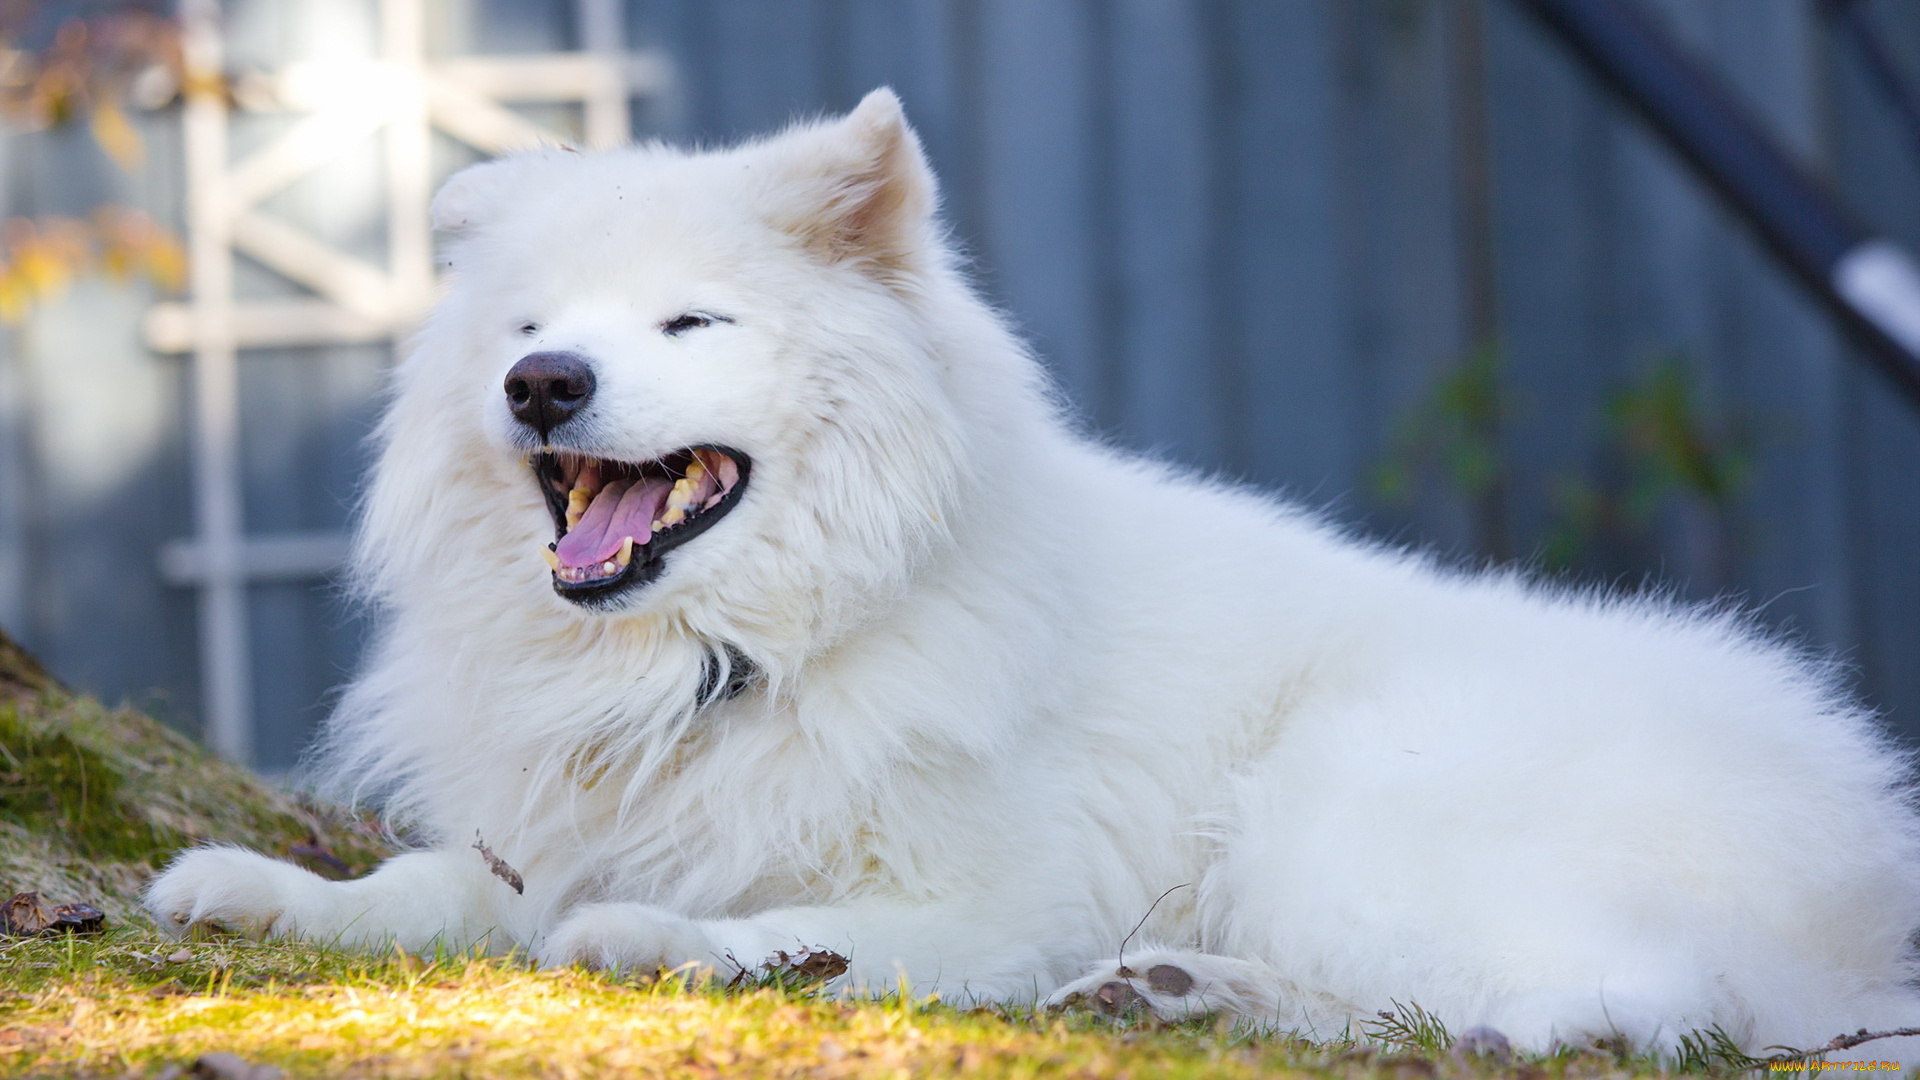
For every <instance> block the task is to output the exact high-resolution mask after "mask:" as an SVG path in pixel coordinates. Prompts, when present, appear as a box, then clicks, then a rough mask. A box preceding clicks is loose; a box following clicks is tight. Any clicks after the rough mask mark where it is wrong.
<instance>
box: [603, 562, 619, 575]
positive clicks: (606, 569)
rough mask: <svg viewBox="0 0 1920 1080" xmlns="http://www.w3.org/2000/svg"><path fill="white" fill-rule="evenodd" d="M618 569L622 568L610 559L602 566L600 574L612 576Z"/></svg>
mask: <svg viewBox="0 0 1920 1080" xmlns="http://www.w3.org/2000/svg"><path fill="white" fill-rule="evenodd" d="M618 569H620V568H619V567H618V566H615V565H614V563H613V560H612V559H608V560H607V561H606V562H603V563H601V564H600V572H601V573H603V574H611V573H613V572H614V571H615V570H618Z"/></svg>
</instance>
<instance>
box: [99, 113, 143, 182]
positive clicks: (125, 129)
mask: <svg viewBox="0 0 1920 1080" xmlns="http://www.w3.org/2000/svg"><path fill="white" fill-rule="evenodd" d="M93 141H95V142H97V143H99V144H100V149H102V150H105V151H106V152H107V156H108V157H110V158H112V159H113V161H114V164H116V165H118V166H120V167H121V168H123V169H125V170H127V171H128V172H132V171H133V170H135V169H138V168H139V167H140V166H141V164H142V163H144V162H145V161H146V160H147V144H146V143H145V142H143V141H141V138H140V133H139V132H138V131H135V130H134V127H133V124H132V123H131V122H130V121H129V120H128V119H127V114H126V113H124V112H121V111H120V107H119V106H117V105H114V104H112V103H110V102H102V103H101V104H99V105H96V106H94V109H93Z"/></svg>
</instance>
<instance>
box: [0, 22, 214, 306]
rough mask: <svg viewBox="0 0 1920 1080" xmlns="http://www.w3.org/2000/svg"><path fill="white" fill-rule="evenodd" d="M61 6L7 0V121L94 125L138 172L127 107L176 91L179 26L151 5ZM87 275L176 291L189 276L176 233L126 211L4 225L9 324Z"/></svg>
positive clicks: (44, 126)
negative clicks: (77, 12)
mask: <svg viewBox="0 0 1920 1080" xmlns="http://www.w3.org/2000/svg"><path fill="white" fill-rule="evenodd" d="M61 6H62V5H59V4H46V3H44V2H36V0H0V118H4V119H5V121H6V123H7V126H8V127H9V128H10V129H11V131H13V132H15V133H27V132H34V131H46V130H52V129H57V128H62V127H68V126H71V125H75V124H85V125H86V126H87V129H88V131H89V132H90V133H91V134H92V136H93V139H94V141H95V142H96V143H97V144H99V146H100V148H101V150H102V151H104V152H105V153H106V155H107V156H108V157H109V158H111V159H112V160H113V161H114V163H115V164H117V165H119V166H120V167H121V168H122V169H126V170H129V171H132V170H135V169H138V168H140V167H141V166H142V165H143V164H144V163H145V160H146V144H145V142H144V141H143V140H142V139H141V138H140V133H139V131H138V129H137V128H135V126H134V124H133V122H132V121H131V120H130V119H128V116H127V110H128V109H129V108H134V109H143V110H153V109H159V108H163V107H165V106H167V105H168V104H170V103H172V102H173V101H175V100H177V99H178V98H179V96H180V88H181V83H182V78H183V71H184V68H183V62H182V59H181V52H180V28H179V26H178V24H177V23H175V22H174V21H173V20H172V19H169V18H166V17H164V16H162V15H161V14H159V13H158V12H156V11H153V10H149V9H148V8H147V7H146V6H145V5H139V4H131V3H130V4H127V5H124V6H122V7H120V8H118V9H111V8H110V9H109V10H106V11H104V12H100V13H98V14H94V15H92V16H90V17H86V18H82V17H79V16H73V17H67V18H60V17H59V10H60V8H61ZM94 7H95V9H96V10H97V8H98V5H95V6H94ZM90 273H105V274H107V275H108V276H109V277H112V278H114V279H116V280H130V279H135V278H138V279H143V280H146V281H149V282H151V283H153V284H154V285H156V286H158V287H160V288H161V289H164V290H167V291H169V292H174V291H178V290H179V289H180V288H181V286H182V285H183V284H184V283H185V280H186V254H185V251H184V249H183V248H182V247H181V244H180V241H179V239H178V238H177V237H175V236H174V235H173V233H171V232H170V231H168V230H167V229H165V228H162V227H161V226H160V225H158V224H156V223H155V222H154V221H153V220H152V219H151V218H149V217H147V216H146V215H145V214H141V213H139V212H137V211H133V210H127V209H122V208H118V207H111V206H105V207H100V208H99V209H97V210H96V211H94V213H93V214H92V215H90V217H89V218H87V219H85V220H81V219H76V218H70V217H38V218H14V219H12V220H9V221H7V222H5V223H4V224H0V321H4V322H6V323H18V322H20V321H21V320H22V319H24V318H25V317H26V316H27V315H28V314H29V313H30V312H31V311H32V310H33V308H34V307H35V306H36V305H39V304H43V303H46V302H47V301H50V300H54V299H57V298H58V297H60V296H61V295H62V294H64V293H65V291H66V290H67V288H68V286H69V285H71V284H72V282H73V280H74V279H75V278H77V277H80V276H82V275H85V274H90Z"/></svg>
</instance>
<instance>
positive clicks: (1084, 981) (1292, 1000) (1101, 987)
mask: <svg viewBox="0 0 1920 1080" xmlns="http://www.w3.org/2000/svg"><path fill="white" fill-rule="evenodd" d="M1042 1004H1043V1005H1046V1006H1049V1007H1054V1008H1067V1009H1091V1010H1093V1011H1095V1012H1100V1013H1105V1014H1107V1015H1108V1016H1139V1017H1147V1016H1151V1017H1154V1018H1155V1019H1159V1020H1170V1021H1171V1020H1185V1019H1187V1018H1188V1017H1192V1016H1204V1015H1206V1014H1209V1013H1224V1014H1227V1015H1230V1016H1239V1017H1246V1018H1248V1019H1259V1020H1263V1021H1267V1022H1273V1021H1275V1020H1282V1021H1285V1020H1287V1019H1288V1018H1289V1017H1290V1016H1291V1014H1292V1013H1293V1012H1295V1011H1298V1010H1299V1009H1300V1008H1302V1007H1303V1006H1307V1005H1313V1006H1320V1005H1321V1003H1319V1002H1308V1001H1307V1000H1305V997H1304V996H1303V995H1301V994H1299V993H1298V991H1297V990H1296V989H1294V988H1293V987H1292V985H1291V984H1290V983H1286V982H1285V981H1284V980H1282V979H1280V978H1278V977H1277V976H1276V975H1275V974H1274V973H1273V972H1272V971H1270V970H1268V969H1267V968H1266V967H1264V966H1262V965H1260V964H1253V963H1248V962H1247V961H1245V960H1235V959H1233V958H1231V957H1226V956H1214V955H1212V954H1209V953H1197V952H1182V951H1176V950H1172V949H1154V950H1148V951H1144V952H1141V953H1139V954H1138V955H1137V956H1128V957H1127V962H1126V963H1125V964H1124V965H1115V964H1102V965H1098V966H1096V967H1095V968H1094V969H1093V970H1092V971H1091V972H1089V973H1088V974H1087V975H1086V976H1085V977H1083V978H1080V979H1076V980H1074V981H1073V982H1070V983H1068V984H1066V985H1065V986H1062V987H1061V988H1060V989H1058V990H1055V991H1054V992H1053V993H1052V994H1051V995H1049V996H1048V997H1047V999H1046V1000H1045V1001H1044V1002H1042ZM1315 1011H1316V1013H1317V1012H1318V1011H1320V1010H1319V1009H1317V1008H1316V1010H1315Z"/></svg>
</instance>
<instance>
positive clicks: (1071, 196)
mask: <svg viewBox="0 0 1920 1080" xmlns="http://www.w3.org/2000/svg"><path fill="white" fill-rule="evenodd" d="M978 16H979V23H978V40H977V43H976V47H977V49H978V60H977V63H978V81H977V92H978V103H979V104H978V115H977V118H976V119H975V121H974V123H975V124H976V125H977V133H976V135H975V140H974V144H975V146H977V148H978V154H979V164H978V166H977V168H978V173H977V175H978V177H979V190H980V207H981V214H982V217H981V223H980V233H979V235H978V238H977V241H976V252H977V253H978V255H979V257H980V261H981V264H982V265H983V267H984V268H985V270H986V273H985V278H986V283H987V285H988V288H989V289H990V290H991V292H992V293H993V295H994V296H995V297H996V298H997V299H998V300H1000V302H1001V303H1003V304H1004V305H1006V307H1007V309H1008V310H1010V311H1011V312H1012V313H1013V314H1014V315H1015V317H1016V318H1017V319H1018V320H1019V323H1020V326H1021V328H1022V329H1023V330H1024V331H1025V332H1026V334H1027V336H1028V337H1029V338H1030V339H1031V340H1032V341H1033V344H1034V347H1035V348H1036V349H1037V350H1038V351H1039V353H1040V355H1041V357H1043V358H1044V359H1045V361H1046V362H1047V364H1048V366H1049V367H1050V368H1051V370H1052V371H1053V373H1054V375H1055V377H1056V378H1058V379H1059V380H1060V381H1061V383H1062V384H1064V386H1065V387H1066V389H1067V391H1068V393H1069V394H1070V395H1072V397H1073V398H1074V399H1075V400H1076V401H1078V402H1079V403H1080V405H1081V407H1082V408H1083V409H1085V410H1087V411H1088V412H1089V413H1090V414H1092V415H1093V416H1094V417H1095V418H1096V419H1097V420H1100V421H1111V420H1112V419H1114V413H1113V411H1112V409H1111V404H1112V402H1111V395H1110V393H1109V390H1108V380H1107V373H1108V365H1109V363H1110V361H1111V358H1110V357H1108V356H1107V355H1105V350H1106V346H1107V339H1106V336H1105V331H1106V329H1107V326H1106V322H1105V320H1104V318H1103V312H1102V310H1101V299H1100V296H1099V288H1100V277H1101V274H1102V273H1103V267H1102V265H1101V262H1100V252H1101V250H1102V249H1101V237H1100V236H1099V235H1098V232H1097V230H1099V229H1100V228H1101V227H1102V224H1103V223H1102V221H1101V220H1100V219H1099V218H1098V217H1097V216H1096V215H1097V213H1098V209H1099V207H1100V204H1101V200H1100V196H1099V191H1100V180H1099V177H1098V176H1097V174H1096V172H1095V168H1096V164H1097V160H1098V158H1097V153H1098V151H1097V148H1096V147H1095V146H1094V135H1095V124H1096V118H1095V115H1094V111H1095V108H1096V96H1095V86H1094V71H1095V68H1094V62H1095V57H1094V55H1093V49H1094V42H1093V40H1092V36H1093V33H1094V26H1093V24H1092V22H1091V21H1090V18H1089V16H1088V12H1087V10H1086V9H1085V8H1084V7H1083V6H1082V5H1078V4H1074V3H1070V2H1066V0H983V2H982V3H981V4H980V6H979V9H978ZM1039 103H1044V105H1041V104H1039Z"/></svg>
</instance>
